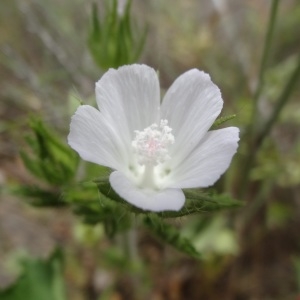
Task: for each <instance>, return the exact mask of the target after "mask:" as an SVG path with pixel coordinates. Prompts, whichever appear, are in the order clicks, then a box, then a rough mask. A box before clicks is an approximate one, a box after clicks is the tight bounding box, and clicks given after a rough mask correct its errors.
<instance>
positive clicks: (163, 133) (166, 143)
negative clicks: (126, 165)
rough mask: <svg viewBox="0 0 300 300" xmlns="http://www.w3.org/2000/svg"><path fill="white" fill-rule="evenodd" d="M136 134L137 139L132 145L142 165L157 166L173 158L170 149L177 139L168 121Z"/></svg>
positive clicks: (137, 131)
mask: <svg viewBox="0 0 300 300" xmlns="http://www.w3.org/2000/svg"><path fill="white" fill-rule="evenodd" d="M134 132H135V138H134V140H133V141H132V143H131V144H132V148H133V150H134V153H136V155H137V158H138V163H139V164H140V165H152V166H156V165H158V164H161V163H164V162H166V161H167V160H169V159H170V158H171V157H170V155H169V148H170V146H171V145H172V144H174V142H175V138H174V135H173V134H172V128H170V127H169V126H168V121H167V120H161V121H160V124H159V125H158V124H156V123H154V124H152V125H150V126H149V127H147V128H145V129H144V130H143V131H139V130H135V131H134Z"/></svg>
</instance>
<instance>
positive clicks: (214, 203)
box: [95, 177, 243, 218]
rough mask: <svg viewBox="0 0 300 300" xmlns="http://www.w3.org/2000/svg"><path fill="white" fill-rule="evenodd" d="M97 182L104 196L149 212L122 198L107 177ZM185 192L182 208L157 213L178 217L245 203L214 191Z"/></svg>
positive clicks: (135, 211) (130, 208)
mask: <svg viewBox="0 0 300 300" xmlns="http://www.w3.org/2000/svg"><path fill="white" fill-rule="evenodd" d="M95 183H96V184H97V187H98V190H99V192H100V193H101V194H102V195H103V196H105V197H106V198H109V199H110V200H113V201H114V202H116V203H118V204H120V205H122V206H123V207H124V208H125V209H127V210H129V211H131V212H133V213H136V214H147V213H148V211H145V210H142V209H139V208H137V207H135V206H133V205H131V204H129V203H128V202H126V201H125V200H124V199H122V198H121V197H120V196H119V195H118V194H117V193H116V192H115V191H114V190H113V189H112V187H111V185H110V183H109V181H108V178H107V177H105V178H101V179H98V180H96V181H95ZM184 194H185V197H186V203H185V205H184V207H183V208H182V209H181V210H179V211H164V212H160V213H156V214H157V215H158V216H160V217H163V218H177V217H183V216H187V215H191V214H196V213H207V212H214V211H220V210H224V209H231V208H237V207H241V206H243V203H242V202H241V201H238V200H235V199H232V197H231V196H230V195H226V194H215V193H212V192H210V193H208V192H206V193H205V192H203V191H201V190H197V189H188V190H184Z"/></svg>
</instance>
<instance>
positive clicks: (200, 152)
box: [171, 127, 239, 188]
mask: <svg viewBox="0 0 300 300" xmlns="http://www.w3.org/2000/svg"><path fill="white" fill-rule="evenodd" d="M238 141H239V129H238V128H236V127H228V128H223V129H218V130H213V131H209V132H208V133H207V134H206V136H205V137H204V138H203V140H202V141H201V143H200V144H199V146H198V147H197V148H196V149H195V150H194V151H193V152H192V153H191V155H190V156H189V157H188V158H187V159H186V160H185V161H184V162H182V163H181V164H180V165H179V166H178V167H177V168H176V169H175V170H173V171H172V173H173V175H172V178H171V180H173V182H174V183H173V184H171V187H174V188H195V187H208V186H211V185H213V184H214V183H215V182H216V181H217V180H218V179H219V178H220V176H221V175H222V174H223V173H224V172H225V171H226V170H227V168H228V167H229V165H230V162H231V159H232V157H233V155H234V154H235V153H236V150H237V147H238Z"/></svg>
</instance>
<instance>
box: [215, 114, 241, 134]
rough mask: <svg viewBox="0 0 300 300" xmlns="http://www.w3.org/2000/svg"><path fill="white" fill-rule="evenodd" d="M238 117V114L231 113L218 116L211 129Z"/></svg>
mask: <svg viewBox="0 0 300 300" xmlns="http://www.w3.org/2000/svg"><path fill="white" fill-rule="evenodd" d="M235 117H236V115H235V114H234V115H229V116H224V117H220V118H218V119H217V120H216V121H215V122H214V123H213V124H212V126H211V128H210V130H214V129H217V128H218V127H219V126H220V125H222V124H223V123H225V122H227V121H229V120H232V119H234V118H235Z"/></svg>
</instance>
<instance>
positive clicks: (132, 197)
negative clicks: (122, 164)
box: [109, 171, 185, 212]
mask: <svg viewBox="0 0 300 300" xmlns="http://www.w3.org/2000/svg"><path fill="white" fill-rule="evenodd" d="M109 181H110V184H111V186H112V188H113V189H114V190H115V192H116V193H117V194H118V195H119V196H120V197H122V198H123V199H124V200H126V201H127V202H129V203H131V204H132V205H134V206H136V207H138V208H141V209H143V210H149V211H156V212H158V211H165V210H175V211H178V210H180V209H181V208H182V206H183V204H184V202H185V196H184V194H183V192H182V190H181V189H165V190H162V191H152V190H144V189H140V188H138V187H136V186H135V185H134V184H133V183H132V182H131V181H130V180H128V179H127V177H125V176H124V174H123V173H121V172H119V171H116V172H113V173H112V174H111V175H110V177H109Z"/></svg>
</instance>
